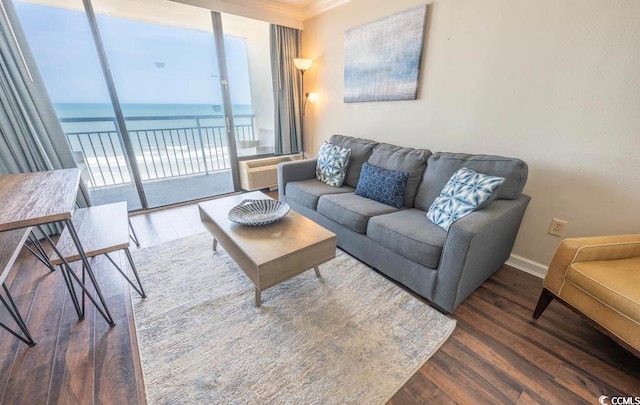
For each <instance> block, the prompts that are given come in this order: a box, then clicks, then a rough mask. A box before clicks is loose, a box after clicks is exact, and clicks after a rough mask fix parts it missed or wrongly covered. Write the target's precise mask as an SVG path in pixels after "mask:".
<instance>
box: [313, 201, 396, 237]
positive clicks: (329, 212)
mask: <svg viewBox="0 0 640 405" xmlns="http://www.w3.org/2000/svg"><path fill="white" fill-rule="evenodd" d="M396 211H398V209H397V208H394V207H391V206H389V205H387V204H383V203H380V202H377V201H374V200H370V199H368V198H365V197H361V196H359V195H356V194H354V193H348V194H327V195H323V196H322V197H320V201H318V212H319V213H320V214H322V215H324V216H325V217H327V218H329V219H332V220H334V221H336V222H337V223H339V224H340V225H342V226H345V227H347V228H349V229H351V230H352V231H355V232H358V233H365V232H366V231H367V223H368V222H369V219H370V218H371V217H375V216H377V215H384V214H389V213H391V212H396Z"/></svg>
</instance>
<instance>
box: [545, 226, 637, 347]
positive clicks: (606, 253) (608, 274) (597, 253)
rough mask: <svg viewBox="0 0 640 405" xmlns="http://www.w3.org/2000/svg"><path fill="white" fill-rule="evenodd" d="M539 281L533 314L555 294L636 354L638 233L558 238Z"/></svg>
mask: <svg viewBox="0 0 640 405" xmlns="http://www.w3.org/2000/svg"><path fill="white" fill-rule="evenodd" d="M542 285H543V289H542V293H541V294H540V298H539V299H538V305H537V306H536V309H535V310H534V312H533V318H534V319H538V318H539V317H540V315H541V314H542V312H544V310H545V309H546V308H547V306H548V305H549V303H550V302H551V301H552V300H553V299H556V300H558V301H560V302H562V303H563V304H564V305H566V306H568V307H569V308H571V309H572V310H574V311H575V312H577V313H578V314H579V315H580V316H582V317H583V318H585V319H586V320H587V321H589V322H590V323H591V324H593V325H594V326H595V327H596V328H598V329H599V330H600V331H602V332H604V333H605V334H607V335H608V336H610V337H611V338H612V339H614V340H615V341H616V342H618V343H619V344H620V345H622V346H624V347H625V348H626V349H628V350H629V351H631V352H632V353H633V354H635V355H636V356H638V357H640V235H617V236H600V237H588V238H570V239H565V240H563V241H562V242H561V243H560V246H559V247H558V250H557V251H556V253H555V256H554V257H553V260H552V261H551V264H550V265H549V271H548V272H547V275H546V277H545V278H544V281H543V282H542Z"/></svg>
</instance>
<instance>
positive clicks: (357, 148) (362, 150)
mask: <svg viewBox="0 0 640 405" xmlns="http://www.w3.org/2000/svg"><path fill="white" fill-rule="evenodd" d="M329 142H330V143H332V144H334V145H338V146H342V147H343V148H349V149H351V158H350V160H349V167H348V168H347V174H346V176H345V179H344V184H346V185H348V186H350V187H354V188H355V187H356V185H358V179H359V178H360V171H361V170H362V164H363V163H364V162H366V161H367V160H368V159H369V156H371V152H372V151H373V148H374V147H375V146H376V145H377V144H378V143H377V142H374V141H371V140H369V139H362V138H354V137H352V136H345V135H333V136H331V139H329Z"/></svg>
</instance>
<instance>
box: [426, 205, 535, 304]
mask: <svg viewBox="0 0 640 405" xmlns="http://www.w3.org/2000/svg"><path fill="white" fill-rule="evenodd" d="M529 200H530V197H529V196H527V195H524V194H522V195H521V196H520V197H519V198H518V199H516V200H496V201H494V202H493V203H492V204H491V205H490V206H489V207H487V208H485V209H483V210H480V211H475V212H473V213H471V214H469V215H467V216H466V217H464V218H462V219H460V220H458V221H456V222H454V223H453V225H452V226H451V228H449V233H448V235H447V239H446V240H445V243H444V247H443V249H442V256H441V258H440V265H439V266H438V274H437V279H436V285H435V290H434V294H433V296H434V299H433V301H434V302H435V303H436V304H437V305H439V306H440V307H442V309H444V310H446V311H449V312H451V311H453V310H454V309H455V307H456V306H458V304H460V303H461V302H462V301H463V300H464V299H465V298H466V297H467V296H468V295H469V294H471V293H472V292H473V291H474V290H475V289H476V288H478V287H479V286H480V284H482V283H483V282H484V281H485V280H486V279H488V278H489V277H490V276H491V275H492V274H493V273H494V272H495V271H496V270H498V269H499V268H500V266H502V264H504V262H505V261H507V259H508V258H509V255H510V254H511V249H512V248H513V243H514V242H515V239H516V235H517V234H518V229H519V228H520V223H521V222H522V218H523V216H524V212H525V210H526V208H527V205H528V204H529Z"/></svg>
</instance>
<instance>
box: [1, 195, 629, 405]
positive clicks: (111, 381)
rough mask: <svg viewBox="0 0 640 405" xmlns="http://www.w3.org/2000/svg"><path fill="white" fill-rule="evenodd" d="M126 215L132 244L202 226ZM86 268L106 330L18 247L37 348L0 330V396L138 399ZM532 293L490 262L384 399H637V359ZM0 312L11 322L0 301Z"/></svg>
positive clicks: (130, 358)
mask: <svg viewBox="0 0 640 405" xmlns="http://www.w3.org/2000/svg"><path fill="white" fill-rule="evenodd" d="M132 221H133V224H134V226H135V229H136V231H137V234H138V237H139V238H140V242H141V248H144V247H146V246H150V245H155V244H158V243H162V242H165V241H169V240H172V239H177V238H182V237H186V236H189V235H192V234H195V233H199V232H204V231H205V229H204V227H202V225H201V224H200V220H199V217H198V210H197V207H196V206H195V205H191V206H184V207H178V208H171V209H166V210H161V211H156V212H153V213H149V214H145V215H139V216H134V217H132ZM132 249H135V247H134V246H132ZM120 260H121V261H124V255H121V257H120ZM95 268H96V273H97V274H98V277H99V281H100V285H101V286H102V288H103V292H104V293H105V296H106V299H107V302H108V304H109V306H110V309H111V312H112V314H113V316H114V319H115V321H116V326H115V327H113V328H109V327H108V326H107V324H106V322H105V321H104V320H103V319H102V318H101V317H100V315H99V314H98V313H97V312H96V311H95V310H94V309H93V307H92V306H91V305H88V306H87V314H86V318H85V319H84V320H83V321H80V322H78V319H77V316H76V314H75V312H74V309H73V306H72V303H71V301H70V298H69V295H68V294H67V291H66V288H65V287H64V281H63V279H62V277H61V274H59V272H55V273H50V272H49V271H48V270H47V269H46V268H45V267H44V266H43V265H41V264H40V263H39V262H37V261H36V260H35V259H34V258H33V257H32V256H31V255H30V254H28V253H25V252H23V253H22V254H21V256H20V258H19V259H18V261H17V263H16V265H15V266H14V269H13V270H12V271H11V273H10V274H9V277H8V278H7V285H8V286H9V289H10V291H11V293H12V294H13V296H14V298H15V299H16V303H17V305H18V306H19V308H20V311H21V313H22V314H23V315H25V316H26V318H27V319H26V322H27V325H28V326H29V328H30V331H31V333H32V335H33V337H34V339H35V340H36V342H37V345H36V346H34V347H31V348H29V347H27V346H26V345H25V344H23V343H21V342H19V341H18V340H17V339H15V338H14V337H12V336H11V335H9V333H7V332H6V331H4V330H3V329H0V404H142V403H144V402H145V400H144V386H143V382H142V378H141V368H140V367H141V366H140V360H139V356H138V351H137V344H136V339H135V329H134V324H133V316H132V308H131V301H130V292H129V288H126V287H127V286H126V285H125V282H124V281H123V279H122V277H121V276H120V275H119V274H118V273H117V272H116V271H115V270H114V269H112V268H111V267H110V264H109V263H108V262H107V261H106V260H105V259H101V258H98V260H97V261H96V263H95ZM143 283H144V279H143ZM540 290H541V280H540V279H538V278H536V277H533V276H531V275H528V274H525V273H522V272H520V271H518V270H515V269H512V268H509V267H507V266H504V267H503V268H502V269H500V270H499V271H498V272H497V273H496V274H495V275H494V276H493V277H492V278H491V279H490V280H488V281H487V282H486V283H484V284H483V286H482V287H481V288H480V289H478V290H477V291H476V292H474V293H473V295H472V296H471V297H470V298H469V299H467V300H466V301H465V302H464V303H463V304H462V305H460V307H458V309H457V310H456V311H455V312H454V313H453V314H452V315H451V316H452V317H453V318H454V319H456V320H457V321H458V325H457V327H456V330H455V331H454V333H453V335H452V336H451V338H450V339H449V340H448V341H447V342H446V343H445V344H444V345H443V346H442V348H441V349H440V350H439V351H438V352H437V353H436V354H435V355H434V356H433V357H432V358H431V359H430V360H429V361H428V362H427V363H425V364H424V365H423V366H422V368H421V369H420V370H419V371H418V372H417V373H416V374H415V375H414V376H413V377H412V378H411V379H410V380H409V381H408V382H407V383H406V384H405V386H404V387H403V388H402V389H401V390H400V391H398V393H396V395H395V396H394V397H393V398H392V399H391V400H390V403H391V404H426V403H454V402H457V403H474V404H475V403H491V404H496V403H506V404H529V403H557V404H560V403H562V404H579V403H585V404H597V403H598V397H599V396H600V395H607V396H609V397H613V396H640V359H638V358H636V357H634V356H633V355H631V354H630V353H628V352H627V351H625V350H624V349H622V348H621V347H619V346H618V345H616V344H615V343H614V342H612V341H611V340H610V339H609V338H607V337H606V336H604V335H602V334H601V333H600V332H598V331H596V330H595V329H594V328H592V327H591V326H589V325H588V324H587V323H586V322H584V321H582V320H581V319H580V318H579V317H578V316H577V315H575V314H574V313H573V312H571V311H570V310H568V309H566V308H564V307H563V306H562V305H560V304H558V303H557V302H553V303H552V304H551V305H550V306H549V308H548V309H547V311H546V312H545V313H544V314H543V315H542V317H541V318H540V319H539V320H538V321H537V322H533V321H532V320H531V312H532V311H533V308H534V306H535V303H536V300H537V298H538V294H539V293H540ZM148 294H153V291H148ZM0 321H2V322H4V323H8V324H12V323H11V321H10V319H9V318H8V315H7V313H6V310H4V308H0Z"/></svg>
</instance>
